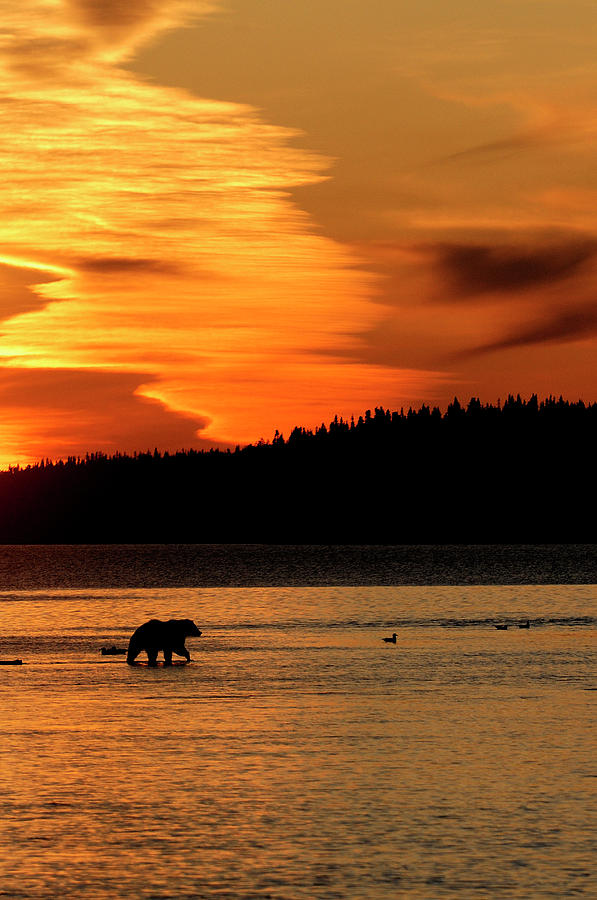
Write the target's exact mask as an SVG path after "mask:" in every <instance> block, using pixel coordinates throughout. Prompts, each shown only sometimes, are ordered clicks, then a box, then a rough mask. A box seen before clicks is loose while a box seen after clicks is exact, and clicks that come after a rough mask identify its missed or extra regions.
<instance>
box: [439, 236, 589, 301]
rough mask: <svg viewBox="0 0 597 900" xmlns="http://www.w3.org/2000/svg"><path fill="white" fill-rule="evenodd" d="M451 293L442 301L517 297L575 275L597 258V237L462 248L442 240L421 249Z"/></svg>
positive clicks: (464, 245)
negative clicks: (502, 295)
mask: <svg viewBox="0 0 597 900" xmlns="http://www.w3.org/2000/svg"><path fill="white" fill-rule="evenodd" d="M421 250H422V252H423V254H426V255H428V258H429V260H430V261H431V264H432V265H433V266H434V268H435V269H436V271H437V274H438V278H439V279H446V280H447V281H448V283H449V285H450V287H451V290H449V291H438V296H439V298H440V299H444V300H449V301H454V300H460V299H464V298H474V297H478V296H479V295H482V294H486V293H494V292H500V293H506V294H507V293H514V292H517V291H521V290H524V289H527V288H532V287H536V286H540V285H543V284H551V283H554V282H555V281H558V280H561V279H564V278H569V277H570V276H573V275H574V274H576V273H577V272H578V271H579V269H581V268H582V266H583V265H584V264H585V263H588V262H590V261H592V260H594V259H595V257H596V256H597V239H595V238H593V237H590V236H587V235H575V236H565V237H563V238H560V239H559V240H551V241H549V240H545V239H543V240H541V241H539V240H537V241H536V242H535V243H529V242H528V240H527V241H525V239H524V238H522V239H520V240H519V242H518V243H510V244H508V243H498V242H496V243H495V244H492V245H484V244H457V243H453V244H450V243H442V242H438V243H436V244H433V245H428V246H423V247H421Z"/></svg>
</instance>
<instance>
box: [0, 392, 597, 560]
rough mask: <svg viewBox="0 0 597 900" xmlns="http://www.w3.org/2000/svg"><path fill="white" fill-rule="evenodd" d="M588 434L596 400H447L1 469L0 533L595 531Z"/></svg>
mask: <svg viewBox="0 0 597 900" xmlns="http://www.w3.org/2000/svg"><path fill="white" fill-rule="evenodd" d="M596 439H597V404H590V405H586V404H584V403H582V402H578V403H571V402H568V401H565V400H563V399H561V398H560V399H554V398H549V399H547V400H544V401H542V402H539V401H538V399H537V397H536V396H533V397H531V398H530V400H522V399H521V398H520V397H516V398H514V397H509V398H508V399H507V400H506V402H505V403H504V404H502V405H497V406H495V405H482V404H481V403H480V402H479V401H478V400H477V399H472V400H471V401H470V402H469V404H468V405H467V406H466V407H465V406H462V405H461V404H460V403H459V402H458V400H456V399H455V400H454V402H453V403H452V404H450V406H449V407H448V409H447V410H446V411H445V412H444V413H442V412H441V411H440V410H439V409H430V408H429V407H427V406H423V407H421V408H420V409H418V410H408V411H407V412H405V411H400V412H390V411H389V410H385V409H382V408H378V409H375V411H374V412H370V411H368V412H367V413H366V414H365V415H364V416H363V417H360V418H359V419H358V421H351V422H345V421H343V420H341V419H337V418H336V419H334V421H333V422H331V423H330V424H329V425H322V426H321V427H320V428H318V429H316V430H315V431H308V430H305V429H303V428H295V429H294V430H293V431H292V433H291V434H290V435H288V436H287V437H284V436H282V435H280V434H278V433H276V435H275V437H274V438H273V439H272V441H271V442H265V443H264V442H260V443H259V444H256V445H250V446H248V447H244V448H242V449H241V448H237V449H236V451H233V452H222V451H210V452H206V453H201V452H196V451H188V452H186V451H180V452H179V453H175V454H168V453H164V454H160V453H157V452H153V453H140V454H135V455H121V454H117V455H114V456H105V455H103V454H90V455H89V456H87V457H85V458H84V459H74V458H73V459H68V460H61V461H54V462H51V461H44V462H41V463H39V464H38V465H35V466H30V467H27V468H18V467H17V468H14V469H11V470H10V471H9V472H3V473H0V503H1V510H0V541H1V542H3V543H22V542H44V543H52V542H66V543H79V542H81V543H94V542H98V543H101V542H171V543H175V542H199V543H202V542H256V543H260V542H278V543H344V542H347V543H348V542H349V543H409V542H420V543H433V542H443V543H456V542H470V543H483V542H502V541H503V542H510V541H528V542H552V541H554V542H556V541H583V542H592V541H594V540H595V526H594V524H593V523H594V521H595V509H594V507H595V501H596V499H597V489H596V477H595V447H596Z"/></svg>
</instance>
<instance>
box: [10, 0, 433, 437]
mask: <svg viewBox="0 0 597 900" xmlns="http://www.w3.org/2000/svg"><path fill="white" fill-rule="evenodd" d="M194 8H195V7H194ZM207 8H208V6H207V5H206V4H203V5H201V4H200V6H199V9H200V10H206V9H207ZM189 9H190V7H189V6H188V4H185V3H170V4H162V3H160V4H158V3H154V2H138V3H133V4H132V5H126V7H123V6H122V5H121V4H116V3H107V2H101V3H100V2H83V0H80V2H79V0H78V2H74V0H73V2H68V3H67V2H65V0H56V2H55V3H53V4H52V5H51V6H50V7H45V6H44V4H43V3H42V2H41V0H26V2H25V4H24V5H23V6H21V7H18V8H16V7H11V8H10V11H9V13H8V16H7V22H6V23H5V26H4V30H3V33H2V36H1V37H0V75H1V74H4V76H5V78H4V79H3V82H2V84H3V88H2V92H1V93H0V114H1V115H2V119H3V121H2V126H3V142H2V148H1V151H0V162H1V163H2V169H3V173H4V178H5V185H6V188H5V190H4V191H3V194H2V196H1V197H0V239H1V246H2V248H3V253H4V254H6V256H7V257H10V258H11V259H14V260H15V261H16V263H17V268H18V263H19V260H20V261H24V260H27V261H33V262H32V264H33V265H35V266H38V267H41V268H43V266H47V267H51V271H52V272H55V273H56V276H54V275H53V276H52V279H51V280H50V279H49V278H45V277H44V278H37V277H36V276H35V273H33V274H32V277H31V281H30V282H29V286H28V285H27V283H26V281H24V280H23V279H21V280H20V281H19V287H18V290H17V289H16V287H15V290H14V292H13V294H12V295H11V301H10V303H9V304H8V305H7V306H6V308H5V313H6V318H5V321H4V324H3V328H2V335H1V337H0V364H2V362H3V363H4V365H6V366H10V367H11V370H14V369H16V368H19V369H21V370H22V371H23V378H24V379H26V378H32V377H33V376H29V375H27V372H30V371H37V370H40V371H43V372H45V373H47V372H49V371H54V370H59V371H61V372H65V371H72V372H73V373H81V372H82V371H90V372H91V371H101V372H104V373H105V372H107V371H113V372H115V373H117V375H118V377H119V378H121V379H122V380H121V381H119V385H120V387H121V388H122V389H123V390H124V389H125V388H127V386H128V388H129V389H132V390H134V393H135V398H136V399H135V403H134V409H138V408H139V402H140V400H139V398H140V397H142V398H145V400H146V401H147V402H148V403H151V404H152V409H153V408H157V407H156V404H160V408H161V409H164V408H167V409H168V410H170V412H171V414H172V415H175V416H176V415H178V416H182V417H185V427H187V425H188V423H189V422H195V423H200V424H197V425H196V428H197V429H199V428H200V427H201V437H202V438H204V439H205V440H212V441H214V442H218V441H229V440H230V441H233V442H240V443H242V442H245V441H250V440H255V439H257V438H259V437H261V436H265V437H269V436H270V435H271V434H272V433H273V431H274V429H275V428H276V427H279V428H281V429H286V430H288V429H289V428H290V427H292V426H293V425H294V424H296V422H297V420H298V421H301V422H306V423H309V422H311V423H313V424H316V423H317V422H318V421H321V419H323V418H327V417H328V415H329V411H330V409H334V410H337V411H338V412H339V413H344V414H350V413H351V412H352V411H353V410H355V407H356V409H357V410H358V409H359V408H361V407H362V406H364V405H371V403H373V402H382V401H384V402H386V403H388V404H389V403H390V402H391V401H392V398H393V397H394V396H395V395H396V393H398V392H399V391H400V385H399V383H398V380H397V377H396V374H394V375H393V376H392V375H390V373H387V372H386V371H385V370H384V369H382V368H381V367H377V366H375V365H372V366H364V365H359V364H358V363H356V362H355V363H354V364H353V365H352V366H351V365H348V366H337V365H335V363H334V361H333V358H332V357H330V356H328V355H327V348H328V347H329V346H332V347H335V348H336V349H337V350H338V351H343V350H345V349H347V348H349V347H351V346H352V345H353V344H354V343H355V342H358V338H356V337H355V335H356V334H357V333H358V332H359V330H361V329H362V327H363V326H364V325H367V324H369V323H370V322H372V321H373V320H374V319H375V318H376V316H377V313H376V311H375V309H374V307H373V306H372V305H371V304H370V303H369V300H368V297H369V289H370V277H369V276H367V275H366V274H365V273H364V272H360V271H357V270H356V269H355V268H354V266H353V260H352V257H351V255H350V253H349V252H348V251H347V250H345V249H344V248H342V247H341V246H340V245H339V244H337V243H335V242H333V241H331V240H328V239H326V238H325V237H323V236H321V235H320V234H317V233H315V232H314V230H313V229H312V228H311V223H310V222H309V220H308V218H307V217H306V216H305V214H304V213H302V212H301V211H300V210H299V209H297V208H296V206H294V205H293V204H292V203H291V202H290V200H289V198H288V190H289V187H291V186H293V185H304V184H314V183H317V182H318V181H321V180H322V179H323V178H324V177H325V175H324V172H325V165H326V163H325V161H324V160H323V159H321V158H319V157H317V156H316V155H314V154H310V153H308V152H307V151H304V150H300V149H296V148H294V147H293V146H292V145H291V139H292V137H293V133H292V132H291V131H289V130H288V129H284V128H278V127H275V126H271V125H268V124H266V123H265V122H264V121H262V120H261V119H260V118H259V116H258V115H257V114H256V113H255V112H254V111H253V110H251V109H250V108H248V107H246V106H240V105H236V104H231V103H223V102H217V101H213V100H206V99H199V98H196V97H194V96H192V95H191V94H188V93H186V92H184V91H181V90H176V89H169V88H162V87H159V86H156V85H152V84H149V83H147V82H145V81H143V80H141V79H139V78H137V77H136V76H134V75H133V74H131V73H128V72H126V71H124V70H123V69H121V68H120V67H119V65H118V62H119V61H121V60H123V59H125V58H126V55H127V53H129V52H130V51H131V48H133V47H134V46H136V42H137V41H138V40H141V39H142V38H143V39H145V37H146V36H147V35H148V34H149V33H150V32H151V33H155V31H156V29H160V28H164V27H169V26H170V25H171V24H172V23H174V22H178V21H180V17H184V15H186V14H187V12H188V10H189ZM44 10H45V12H46V15H45V16H44V15H42V13H43V12H44ZM32 22H33V23H35V28H33V30H31V29H30V26H31V23H32ZM10 36H12V38H14V40H13V41H12V42H11V41H10V40H8V38H9V37H10ZM32 41H33V42H34V43H35V42H38V49H41V48H44V49H43V52H40V53H39V54H37V55H36V56H35V58H34V60H33V63H32V62H31V57H30V51H31V47H32V44H31V42H32ZM52 67H53V68H52ZM50 69H51V72H50ZM42 70H43V71H42ZM44 73H45V75H44V78H40V77H39V76H40V75H41V74H44ZM50 75H51V77H49V76H50ZM19 277H20V276H19ZM13 280H14V279H13ZM139 372H144V373H146V376H147V377H146V378H144V380H143V383H142V384H138V382H135V386H134V388H133V387H132V382H129V381H127V378H129V376H130V377H132V378H133V379H137V378H138V373H139ZM81 377H82V376H81V375H80V374H79V375H76V376H75V374H73V378H78V379H79V380H80V378H81ZM419 381H420V382H421V383H424V381H425V376H424V375H421V376H419ZM100 383H101V384H105V383H106V381H105V378H102V379H100V381H99V382H98V385H99V384H100ZM24 384H28V385H29V386H30V388H31V389H33V381H31V380H29V381H25V382H24ZM97 390H98V392H99V394H102V396H104V397H106V396H107V395H106V392H105V391H103V392H102V389H101V388H100V387H99V386H98V388H97ZM73 402H74V400H73ZM120 405H122V404H120ZM23 408H24V407H23ZM93 408H94V409H96V410H97V407H96V406H94V407H93ZM23 415H25V414H24V413H23ZM48 421H49V420H48ZM71 421H72V423H73V427H75V420H74V419H73V420H71ZM153 421H154V424H155V428H156V434H155V439H154V444H160V429H162V432H163V435H164V440H166V437H165V435H167V434H168V433H170V432H169V431H168V428H167V427H166V423H165V420H164V417H162V418H161V419H160V417H157V418H155V417H154V420H153ZM160 421H161V422H162V425H160ZM86 422H87V420H86ZM207 422H209V424H208V425H206V427H205V428H203V423H207ZM162 426H163V427H162ZM22 427H23V429H24V431H23V433H24V434H25V433H28V426H27V425H26V423H25V421H23V424H22ZM85 427H86V428H89V425H88V424H86V425H85ZM142 427H143V428H144V427H145V425H143V426H141V425H139V428H140V429H142ZM88 433H89V435H90V437H91V435H92V434H94V433H95V432H93V431H91V432H88ZM141 433H145V432H143V431H141ZM184 433H185V434H186V432H184ZM53 434H54V433H53V432H52V429H51V428H50V430H49V431H48V433H47V434H46V435H45V436H44V434H43V430H40V433H39V438H38V440H39V443H40V449H41V448H42V447H43V449H42V450H41V452H42V453H46V454H48V455H52V454H53V453H56V452H58V451H57V449H56V448H58V446H63V438H62V437H61V438H60V441H58V439H57V438H56V440H55V435H54V436H53ZM57 441H58V442H57ZM44 443H45V445H44ZM28 446H29V444H28ZM28 452H29V451H28Z"/></svg>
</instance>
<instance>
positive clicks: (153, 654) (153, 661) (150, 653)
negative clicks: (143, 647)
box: [147, 647, 158, 666]
mask: <svg viewBox="0 0 597 900" xmlns="http://www.w3.org/2000/svg"><path fill="white" fill-rule="evenodd" d="M147 664H148V665H149V666H157V664H158V651H157V650H154V649H153V648H151V649H150V648H149V647H148V648H147Z"/></svg>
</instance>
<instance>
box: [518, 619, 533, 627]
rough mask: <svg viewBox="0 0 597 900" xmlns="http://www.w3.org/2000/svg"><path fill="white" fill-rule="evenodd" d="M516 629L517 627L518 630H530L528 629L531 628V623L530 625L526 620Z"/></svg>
mask: <svg viewBox="0 0 597 900" xmlns="http://www.w3.org/2000/svg"><path fill="white" fill-rule="evenodd" d="M518 627H519V628H530V627H531V623H530V621H529V620H528V619H527V620H526V622H524V623H523V624H519V626H518Z"/></svg>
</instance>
